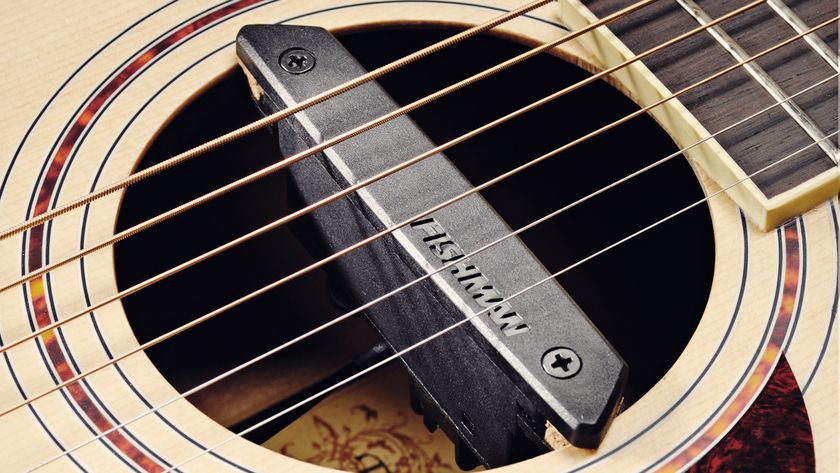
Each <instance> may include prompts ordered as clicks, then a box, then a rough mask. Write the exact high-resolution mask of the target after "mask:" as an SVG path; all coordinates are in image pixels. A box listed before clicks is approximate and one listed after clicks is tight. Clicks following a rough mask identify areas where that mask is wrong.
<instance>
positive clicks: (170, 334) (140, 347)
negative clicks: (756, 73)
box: [0, 17, 840, 417]
mask: <svg viewBox="0 0 840 473" xmlns="http://www.w3.org/2000/svg"><path fill="white" fill-rule="evenodd" d="M838 18H840V17H835V18H833V19H831V20H828V21H825V22H823V23H821V24H819V25H817V26H815V27H813V28H811V29H810V30H809V31H808V32H806V33H801V34H798V35H796V36H793V37H790V38H788V39H786V40H784V41H782V42H780V43H777V44H776V45H775V46H772V47H770V48H768V49H765V50H764V51H762V52H760V53H757V54H755V55H754V56H751V57H749V58H747V59H745V60H743V61H740V62H738V63H736V64H733V65H731V66H729V67H727V68H724V69H723V70H721V71H718V72H717V73H715V74H713V75H711V76H709V77H706V78H705V79H702V80H700V81H698V82H696V83H695V84H692V85H690V86H687V87H685V88H683V89H681V90H680V91H678V92H677V93H675V94H671V95H669V96H667V97H665V98H662V99H660V100H659V101H657V102H655V103H653V104H651V105H647V106H645V107H644V108H641V109H639V110H638V111H636V112H633V113H631V114H629V115H626V116H625V117H624V118H622V119H619V120H617V121H615V122H612V123H611V124H609V125H606V126H604V127H601V128H599V129H598V130H596V131H594V132H591V133H589V134H587V135H584V136H583V137H581V138H578V139H576V140H573V141H571V142H569V143H567V144H566V145H563V146H561V147H560V148H557V149H555V150H554V151H551V152H549V153H546V154H544V155H542V156H540V157H539V158H536V159H534V160H532V161H529V162H527V163H525V164H522V165H520V166H518V167H516V168H514V169H513V170H510V171H507V172H506V173H503V174H501V175H499V176H497V177H495V178H493V179H490V180H489V181H486V182H484V183H483V184H481V185H479V186H477V187H474V188H472V189H470V190H469V191H466V192H464V193H462V194H460V195H458V196H455V197H453V198H451V199H449V200H447V201H444V202H442V203H440V204H438V205H436V206H435V207H433V208H431V209H428V210H426V211H424V212H422V213H420V214H418V215H415V216H413V217H411V218H410V219H408V220H406V221H404V222H402V223H400V224H398V225H396V226H394V227H391V228H389V229H386V230H383V231H382V232H380V233H378V234H375V235H372V236H370V237H368V238H366V239H364V240H361V241H359V242H357V243H355V244H353V245H351V246H349V247H347V248H345V249H344V250H341V251H339V252H336V253H333V254H332V255H330V256H328V257H326V258H324V259H322V260H319V261H317V262H315V263H313V264H311V265H309V266H307V267H306V268H303V269H301V270H298V271H296V272H295V273H292V274H290V275H289V276H286V277H284V278H281V279H279V280H278V281H275V282H273V283H271V284H268V285H267V286H263V287H262V288H260V289H258V290H256V291H254V292H251V293H249V294H247V295H245V296H243V297H241V298H239V299H237V300H236V301H233V302H231V303H228V304H226V305H224V306H222V307H219V308H218V309H215V310H213V311H211V312H209V313H207V314H204V315H202V316H201V317H199V318H197V319H195V320H193V321H191V322H188V323H186V324H184V325H182V326H181V327H179V328H176V329H173V330H171V331H169V332H167V333H164V334H163V335H160V336H158V337H156V338H154V339H152V340H149V341H147V342H145V343H143V344H141V345H138V346H137V347H135V348H133V349H131V350H129V351H127V352H124V353H123V354H121V355H118V356H116V357H113V358H111V359H110V360H109V361H107V362H105V363H103V364H100V365H98V366H96V367H94V368H91V369H89V370H87V371H86V372H83V373H79V374H77V375H75V376H73V377H71V378H69V379H67V380H64V381H62V382H61V383H59V384H57V385H55V386H53V387H52V388H50V389H48V390H47V391H43V392H41V393H40V394H37V395H35V396H32V397H29V398H27V399H24V400H23V401H21V402H19V403H18V404H15V405H14V406H12V407H10V408H7V409H5V410H3V411H2V412H0V417H2V416H4V415H6V414H8V413H9V412H12V411H14V410H16V409H19V408H21V407H23V406H26V405H29V404H31V403H32V402H34V401H36V400H38V399H40V398H42V397H44V396H46V395H48V394H51V393H53V392H55V391H58V390H60V389H62V388H64V387H66V386H68V385H69V384H72V383H74V382H76V381H78V380H80V379H83V378H85V377H86V376H89V375H91V374H93V373H95V372H97V371H100V370H102V369H104V368H106V367H108V366H111V365H113V364H115V363H117V362H119V361H121V360H123V359H125V358H127V357H129V356H131V355H133V354H135V353H137V352H140V351H142V350H145V349H147V348H149V347H151V346H154V345H156V344H158V343H161V342H163V341H165V340H167V339H169V338H171V337H173V336H175V335H177V334H179V333H181V332H183V331H186V330H188V329H190V328H192V327H194V326H196V325H198V324H200V323H202V322H204V321H206V320H209V319H211V318H213V317H215V316H217V315H219V314H220V313H222V312H224V311H226V310H228V309H230V308H231V307H235V306H236V305H239V304H241V303H243V302H245V301H248V300H251V299H253V298H255V297H257V296H259V295H261V294H263V293H265V292H267V291H269V290H271V289H273V288H275V287H278V286H280V285H282V284H284V283H285V282H287V281H289V280H291V279H293V278H296V277H298V276H300V275H302V274H305V273H306V272H309V271H311V270H313V269H316V268H318V267H320V266H323V265H324V264H326V263H327V262H329V261H332V260H334V259H336V258H338V257H340V256H343V255H344V254H347V253H349V252H350V251H353V250H354V249H357V248H360V247H362V246H364V245H366V244H367V243H369V242H371V241H373V240H375V239H376V238H380V237H382V236H384V235H386V234H389V233H391V232H393V231H394V230H395V229H397V228H399V227H401V226H404V225H407V224H408V223H411V222H412V221H414V220H417V219H419V218H422V217H424V216H426V215H428V214H431V213H433V212H435V211H437V210H439V209H441V208H444V207H446V206H447V205H449V204H451V203H453V202H456V201H457V200H459V199H462V198H464V197H466V196H468V195H471V194H474V193H476V192H479V191H481V190H483V189H485V188H487V187H490V186H491V185H493V184H495V183H497V182H499V181H501V180H504V179H506V178H507V177H510V176H512V175H514V174H517V173H518V172H520V171H522V170H525V169H528V168H530V167H531V166H534V165H536V164H538V163H540V162H542V161H544V160H545V159H548V158H550V157H551V156H554V155H556V154H558V153H560V152H562V151H564V150H566V149H569V148H571V147H573V146H575V145H577V144H579V143H581V142H583V141H586V140H588V139H590V138H592V137H593V136H597V135H599V134H600V133H602V132H604V131H607V130H609V129H611V128H614V127H615V126H618V125H620V124H622V123H625V122H627V121H629V120H630V119H631V118H634V117H636V116H639V115H640V114H642V113H644V112H646V111H648V110H650V109H651V108H653V107H656V106H658V105H661V104H663V103H665V102H667V101H669V100H671V99H673V98H675V97H677V96H678V95H680V94H683V93H685V92H688V91H689V90H692V89H694V88H696V87H699V86H701V85H703V84H706V83H708V82H711V81H712V80H714V79H715V78H717V77H720V76H722V75H724V74H726V73H728V72H731V71H733V70H735V69H737V68H740V67H742V66H743V65H744V64H747V63H749V62H751V61H754V60H757V59H759V58H761V57H764V56H765V55H767V54H769V53H771V52H773V51H775V50H777V49H779V48H782V47H784V46H786V45H788V44H790V43H792V42H793V41H795V40H797V39H800V38H801V37H802V36H803V35H805V34H808V33H811V32H813V31H816V30H818V29H820V28H822V27H825V26H827V25H829V24H831V23H832V22H834V21H837V19H838ZM707 26H709V25H707Z"/></svg>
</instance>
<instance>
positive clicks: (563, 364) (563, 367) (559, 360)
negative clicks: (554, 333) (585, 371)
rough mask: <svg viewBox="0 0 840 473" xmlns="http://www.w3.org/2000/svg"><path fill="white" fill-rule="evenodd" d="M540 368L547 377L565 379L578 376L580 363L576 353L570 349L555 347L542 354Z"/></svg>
mask: <svg viewBox="0 0 840 473" xmlns="http://www.w3.org/2000/svg"><path fill="white" fill-rule="evenodd" d="M542 367H543V369H544V370H545V372H546V373H548V374H549V375H551V376H553V377H555V378H559V379H566V378H571V377H572V376H574V375H576V374H578V372H579V371H580V367H581V361H580V357H579V356H578V355H577V353H575V352H574V351H573V350H572V349H571V348H566V347H557V348H552V349H551V350H548V351H547V352H545V354H543V356H542Z"/></svg>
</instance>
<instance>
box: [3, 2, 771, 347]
mask: <svg viewBox="0 0 840 473" xmlns="http://www.w3.org/2000/svg"><path fill="white" fill-rule="evenodd" d="M765 1H766V0H755V1H753V2H752V3H750V4H747V5H744V6H743V7H741V8H739V9H737V10H733V11H732V12H729V13H728V14H726V15H724V16H722V17H720V18H717V19H715V20H714V21H712V22H710V23H709V24H707V25H704V26H698V27H696V28H694V29H693V30H691V31H688V32H685V33H683V34H681V35H679V36H677V37H675V38H672V39H671V40H669V41H666V42H664V43H662V44H660V45H658V46H656V47H654V48H651V49H649V50H647V51H645V52H643V53H641V54H639V55H637V56H634V57H632V58H630V59H628V60H626V61H624V62H622V63H620V64H617V65H615V66H613V67H611V68H609V69H606V70H604V71H601V72H599V73H597V74H594V75H592V76H590V77H587V78H586V79H584V80H582V81H580V82H577V83H575V84H572V85H570V86H568V87H566V88H564V89H562V90H560V91H557V92H555V93H553V94H551V95H548V96H546V97H544V98H542V99H540V100H538V101H536V102H533V103H531V104H529V105H526V106H525V107H522V108H520V109H518V110H515V111H513V112H510V113H508V114H507V115H504V116H502V117H500V118H497V119H495V120H493V121H491V122H489V123H487V124H485V125H483V126H481V127H479V128H476V129H474V130H472V131H470V132H468V133H465V134H463V135H461V136H459V137H457V138H454V139H452V140H450V141H449V142H447V143H444V144H442V145H439V146H436V147H434V148H432V149H431V150H429V151H426V152H424V153H421V154H419V155H417V156H415V157H413V158H411V159H408V160H406V161H404V162H402V163H400V164H398V165H396V166H394V167H392V168H390V169H386V170H384V171H381V172H379V173H378V174H375V175H373V176H370V177H369V178H367V179H365V180H363V181H361V182H358V183H356V184H354V185H352V186H349V187H347V188H345V189H342V190H341V191H339V192H337V193H335V194H333V195H331V196H328V197H325V198H323V199H321V200H319V201H317V202H314V203H312V204H309V205H307V206H305V207H303V208H301V209H298V210H296V211H294V212H292V213H290V214H288V215H286V216H284V217H281V218H279V219H277V220H275V221H273V222H270V223H268V224H266V225H263V226H262V227H260V228H257V229H255V230H252V231H251V232H249V233H246V234H245V235H242V236H240V237H237V238H235V239H233V240H230V241H228V242H227V243H225V244H223V245H220V246H218V247H216V248H214V249H212V250H210V251H207V252H205V253H202V254H200V255H198V256H196V257H194V258H192V259H190V260H187V261H185V262H183V263H180V264H178V265H176V266H174V267H172V268H170V269H168V270H166V271H164V272H162V273H159V274H157V275H156V276H153V277H151V278H149V279H146V280H145V281H141V282H139V283H137V284H135V285H134V286H131V287H128V288H126V289H124V290H122V291H119V292H117V293H116V294H114V295H112V296H110V297H108V298H106V299H103V300H101V301H99V302H98V303H96V304H93V305H91V306H89V307H86V308H84V309H82V310H80V311H78V312H76V313H74V314H72V315H70V316H69V317H64V318H62V319H60V320H56V321H54V322H51V323H50V324H48V325H45V326H43V327H41V328H39V329H38V330H36V331H34V332H31V333H29V334H27V335H25V336H23V337H21V338H19V339H17V340H15V341H13V342H9V343H7V344H6V345H4V346H0V353H3V352H5V351H6V350H9V349H11V348H13V347H15V346H17V345H20V344H21V343H24V342H26V341H27V340H31V339H33V338H36V337H38V336H40V335H42V334H44V333H46V332H48V331H50V330H52V329H54V328H56V327H59V326H61V325H64V324H65V323H68V322H70V321H72V320H75V319H77V318H80V317H83V316H85V315H86V314H88V313H90V312H91V311H94V310H96V309H99V308H100V307H103V306H105V305H107V304H110V303H111V302H114V301H116V300H119V299H122V298H124V297H127V296H129V295H131V294H134V293H136V292H138V291H140V290H142V289H144V288H146V287H149V286H151V285H153V284H156V283H157V282H160V281H162V280H164V279H166V278H168V277H170V276H172V275H174V274H177V273H179V272H181V271H183V270H186V269H188V268H190V267H192V266H194V265H196V264H199V263H201V262H203V261H205V260H207V259H209V258H211V257H213V256H216V255H218V254H221V253H223V252H225V251H227V250H229V249H231V248H233V247H235V246H237V245H239V244H241V243H244V242H246V241H248V240H250V239H252V238H255V237H257V236H259V235H262V234H264V233H266V232H268V231H271V230H274V229H276V228H279V227H281V226H283V225H285V224H287V223H289V222H291V221H293V220H295V219H297V218H299V217H301V216H303V215H306V214H308V213H310V212H312V211H313V210H316V209H318V208H320V207H322V206H324V205H326V204H329V203H330V202H334V201H336V200H338V199H340V198H342V197H345V196H347V195H350V194H352V193H353V192H356V191H357V190H359V189H361V188H363V187H366V186H368V185H370V184H372V183H374V182H376V181H378V180H380V179H383V178H385V177H387V176H389V175H391V174H394V173H396V172H398V171H400V170H402V169H405V168H407V167H409V166H411V165H413V164H416V163H418V162H420V161H422V160H424V159H427V158H429V157H431V156H434V155H436V154H438V153H440V152H442V151H445V150H447V149H449V148H451V147H453V146H456V145H458V144H460V143H462V142H464V141H466V140H468V139H471V138H473V137H475V136H477V135H479V134H481V133H483V132H485V131H487V130H490V129H492V128H495V127H497V126H498V125H501V124H503V123H505V122H507V121H509V120H512V119H514V118H516V117H518V116H520V115H523V114H525V113H527V112H529V111H531V110H533V109H535V108H538V107H540V106H542V105H544V104H546V103H548V102H550V101H553V100H556V99H558V98H560V97H562V96H564V95H566V94H568V93H571V92H573V91H575V90H578V89H580V88H582V87H584V86H586V85H588V84H590V83H592V82H594V81H596V80H598V79H600V78H602V77H605V76H607V75H609V74H611V73H613V72H615V71H617V70H619V69H622V68H624V67H626V66H627V65H629V64H632V63H634V62H637V61H640V60H642V59H644V58H645V57H647V56H650V55H651V54H654V53H656V52H658V51H661V50H663V49H666V48H667V47H670V46H671V45H673V44H674V43H677V42H679V41H682V40H684V39H686V38H688V37H690V36H692V35H694V34H697V33H699V32H701V31H704V30H706V29H707V28H710V27H712V26H714V25H716V24H719V23H720V22H723V21H725V20H728V19H731V18H734V17H735V16H737V15H738V14H740V13H742V12H744V11H746V10H748V9H750V8H754V7H756V6H758V5H760V4H762V3H764V2H765ZM619 13H621V12H616V14H619ZM581 32H583V30H580V31H578V32H575V33H572V34H578V33H581ZM566 38H568V37H566ZM514 59H516V58H514ZM631 118H632V117H631ZM299 155H300V154H299ZM299 155H295V156H292V157H291V158H288V159H296V157H297V156H299ZM301 159H302V158H301ZM281 163H282V162H281ZM260 172H261V171H260ZM234 184H236V183H234ZM463 197H466V195H464V196H463ZM184 205H189V203H187V204H184ZM182 207H183V206H182ZM175 210H178V208H176V209H175ZM397 227H399V226H397ZM129 230H131V229H129ZM127 231H128V230H127ZM114 238H123V236H122V233H120V234H117V235H115V237H114ZM106 243H108V242H107V241H106V242H104V243H103V245H104V244H106ZM95 249H96V248H95V247H94V248H88V249H85V250H83V252H82V253H85V254H86V253H88V252H91V251H94V250H95ZM64 262H67V259H65V260H62V261H58V262H56V263H54V264H53V265H50V266H47V267H44V268H42V269H41V270H38V271H36V272H35V273H36V276H37V275H38V274H43V273H45V272H47V271H49V270H52V269H53V268H54V267H55V265H58V264H63V263H64ZM308 269H314V268H308ZM32 277H33V276H32V273H30V274H29V275H27V276H25V278H26V279H30V278H32ZM21 281H23V278H22V279H19V280H17V281H13V282H12V283H9V284H7V285H6V286H3V287H0V291H2V290H3V289H8V288H10V287H13V286H14V285H16V284H19V283H20V282H21ZM196 320H198V319H196ZM176 330H177V329H176ZM172 335H174V334H172Z"/></svg>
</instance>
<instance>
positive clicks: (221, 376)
mask: <svg viewBox="0 0 840 473" xmlns="http://www.w3.org/2000/svg"><path fill="white" fill-rule="evenodd" d="M837 77H840V74H833V75H831V76H829V77H827V78H825V79H823V80H821V81H819V82H817V83H815V84H812V85H810V86H808V87H807V88H805V89H803V90H801V91H799V92H797V93H795V94H793V95H791V96H790V97H787V98H785V99H784V100H781V101H779V102H776V103H774V104H772V105H769V106H767V107H765V108H764V109H762V110H759V111H757V112H755V113H753V114H752V115H749V116H747V117H744V118H742V119H740V120H738V121H737V122H735V123H733V124H731V125H728V126H726V127H725V128H722V129H720V130H718V131H716V132H715V133H713V134H711V135H709V136H707V137H705V138H703V139H701V140H698V141H695V142H694V143H692V144H690V145H688V146H686V147H685V148H682V149H680V150H677V151H675V152H673V153H671V154H670V155H668V156H666V157H664V158H662V159H660V160H658V161H656V162H653V163H651V164H649V165H647V166H645V167H643V168H641V169H639V170H637V171H634V172H633V173H631V174H628V175H626V176H624V177H623V178H621V179H619V180H617V181H615V182H613V183H611V184H608V185H606V186H604V187H601V188H600V189H598V190H597V191H595V192H592V193H591V194H588V195H586V196H584V197H581V198H580V199H578V200H576V201H574V202H572V203H570V204H567V205H565V206H563V207H561V208H559V209H557V210H555V211H553V212H551V213H549V214H547V215H545V216H543V217H540V218H538V219H537V220H534V221H532V222H531V223H528V224H527V225H524V226H522V227H519V228H518V229H517V230H515V231H512V232H511V233H509V234H507V235H504V236H502V237H500V238H497V239H496V240H493V241H491V242H490V243H487V244H485V245H484V246H482V247H480V248H478V249H476V250H474V251H472V252H469V253H466V254H465V255H464V257H463V258H461V259H459V260H457V261H452V262H450V263H447V264H445V265H443V266H441V267H440V268H438V269H436V270H434V271H432V272H429V273H426V274H424V275H423V276H421V277H419V278H417V279H415V280H413V281H410V282H408V283H406V284H404V285H402V286H400V287H398V288H396V289H393V290H391V291H389V292H387V293H385V294H382V295H381V296H379V297H377V298H375V299H373V300H371V301H369V302H367V303H365V304H363V305H361V306H359V307H357V308H355V309H353V310H351V311H349V312H345V313H344V314H342V315H340V316H338V317H336V318H335V319H333V320H331V321H329V322H327V323H325V324H322V325H319V326H318V327H315V328H313V329H311V330H309V331H308V332H305V333H303V334H301V335H298V336H297V337H295V338H293V339H291V340H288V341H286V342H284V343H283V344H281V345H278V346H276V347H274V348H272V349H270V350H268V351H267V352H264V353H262V354H261V355H257V356H256V357H254V358H251V359H250V360H248V361H246V362H244V363H242V364H240V365H238V366H236V367H234V368H231V369H229V370H228V371H225V372H223V373H220V374H218V375H216V376H215V377H213V378H211V379H208V380H207V381H204V382H202V383H201V384H198V385H196V386H193V387H192V388H190V389H188V390H187V391H184V392H182V393H180V394H178V395H177V396H175V397H173V398H170V399H169V400H167V401H165V402H163V403H161V404H158V405H157V406H156V407H153V408H152V409H150V410H147V411H144V412H142V413H140V414H138V415H136V416H134V417H132V418H130V419H128V420H125V421H123V422H122V423H121V424H117V425H115V426H113V427H111V428H109V429H108V430H105V431H102V432H100V433H99V434H96V436H94V437H93V438H91V439H88V440H86V441H84V442H82V443H80V444H78V445H76V446H75V447H72V448H70V449H67V450H65V451H64V452H63V453H60V454H58V455H56V456H54V457H52V458H49V459H47V460H45V461H44V462H42V463H40V464H38V465H36V466H35V467H33V469H38V468H40V467H42V466H44V465H46V464H48V463H51V462H53V461H55V460H58V459H59V458H62V457H63V456H65V455H68V454H70V453H72V452H74V451H76V450H77V449H79V448H82V447H84V446H86V445H88V444H90V443H93V442H95V441H97V440H98V439H100V438H102V437H104V436H106V435H108V434H110V433H111V432H114V431H115V430H117V429H120V428H122V427H125V426H127V425H128V424H131V423H133V422H135V421H137V420H139V419H142V418H143V417H146V416H147V415H149V414H152V413H155V412H158V411H159V410H160V409H163V408H164V407H166V406H168V405H170V404H172V403H174V402H177V401H179V400H181V399H184V398H186V397H189V396H191V395H193V394H195V393H197V392H199V391H201V390H203V389H205V388H207V387H209V386H211V385H213V384H215V383H218V382H220V381H222V380H224V379H226V378H228V377H230V376H233V375H234V374H236V373H239V372H240V371H242V370H244V369H247V368H249V367H251V366H253V365H255V364H257V363H259V362H261V361H263V360H265V359H266V358H268V357H270V356H272V355H275V354H277V353H279V352H281V351H283V350H285V349H287V348H289V347H290V346H292V345H295V344H297V343H298V342H301V341H303V340H305V339H307V338H309V337H311V336H313V335H316V334H317V333H320V332H322V331H324V330H326V329H328V328H330V327H332V326H334V325H337V324H339V323H340V322H342V321H344V320H347V319H348V318H350V317H352V316H354V315H356V314H359V313H361V312H363V311H365V310H367V309H369V308H370V307H373V306H374V305H376V304H378V303H380V302H382V301H384V300H385V299H388V298H389V297H392V296H394V295H395V294H398V293H400V292H402V291H404V290H406V289H409V288H411V287H413V286H415V285H417V284H419V283H421V282H423V281H425V280H426V279H429V278H431V277H433V276H434V275H435V274H438V273H441V272H443V271H445V270H447V269H449V268H451V267H452V266H454V265H456V264H460V263H462V262H464V261H467V260H469V259H470V258H472V257H473V256H475V255H477V254H479V253H481V252H483V251H485V250H488V249H490V248H493V247H494V246H496V245H498V244H499V243H501V242H503V241H505V240H508V239H510V238H512V237H515V236H517V235H520V234H521V233H523V232H526V231H528V230H530V229H531V228H534V227H536V226H537V225H540V224H542V223H543V222H546V221H547V220H550V219H552V218H554V217H556V216H558V215H560V214H561V213H564V212H566V211H568V210H570V209H572V208H574V207H577V206H578V205H580V204H582V203H584V202H587V201H589V200H591V199H593V198H595V197H597V196H599V195H601V194H603V193H604V192H607V191H609V190H610V189H613V188H615V187H617V186H619V185H621V184H623V183H625V182H627V181H629V180H631V179H633V178H635V177H636V176H639V175H641V174H643V173H645V172H647V171H649V170H651V169H653V168H655V167H658V166H660V165H662V164H664V163H666V162H668V161H670V160H672V159H674V158H675V157H677V156H681V155H682V154H683V153H685V152H686V151H688V150H690V149H692V148H694V147H696V146H699V145H701V144H703V143H705V142H706V141H709V140H711V139H713V138H715V137H717V136H720V135H721V134H723V133H726V132H728V131H730V130H732V129H734V128H736V127H738V126H740V125H743V124H744V123H746V122H748V121H750V120H752V119H754V118H756V117H758V116H760V115H763V114H765V113H767V112H769V111H771V110H772V109H774V108H776V107H779V106H781V105H783V104H784V103H787V102H789V101H791V100H793V99H795V98H797V97H799V96H801V95H803V94H806V93H808V92H810V91H811V90H814V89H816V88H817V87H820V86H821V85H823V84H825V83H827V82H829V81H831V80H833V79H836V78H837Z"/></svg>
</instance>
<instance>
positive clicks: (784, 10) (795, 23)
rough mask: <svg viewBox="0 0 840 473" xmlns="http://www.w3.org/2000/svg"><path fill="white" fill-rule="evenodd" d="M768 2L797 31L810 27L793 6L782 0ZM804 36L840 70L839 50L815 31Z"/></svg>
mask: <svg viewBox="0 0 840 473" xmlns="http://www.w3.org/2000/svg"><path fill="white" fill-rule="evenodd" d="M767 4H768V5H769V6H770V8H771V9H772V10H773V11H775V12H776V14H777V15H779V16H780V17H781V18H782V19H783V20H784V21H785V22H787V24H788V25H790V27H791V28H793V30H794V31H796V32H797V33H802V32H803V31H805V30H806V29H808V25H806V24H805V22H804V21H802V18H799V15H797V14H796V12H795V11H793V9H792V8H790V7H789V6H787V5H785V3H784V2H783V1H782V0H767ZM804 38H805V42H807V43H808V45H809V46H811V48H812V49H813V50H814V52H816V53H817V54H819V56H820V57H821V58H822V59H823V60H824V61H825V62H826V63H827V64H828V65H829V66H830V67H831V68H832V69H834V72H840V66H838V64H837V52H836V51H834V50H833V49H831V46H829V45H828V44H826V42H825V41H823V39H822V38H820V37H819V36H818V35H817V34H815V33H811V34H809V35H805V36H804Z"/></svg>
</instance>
